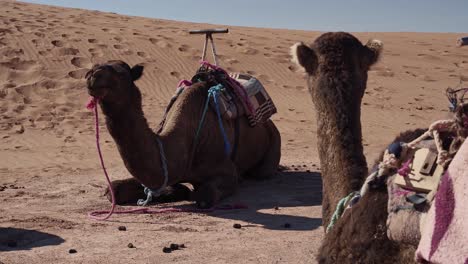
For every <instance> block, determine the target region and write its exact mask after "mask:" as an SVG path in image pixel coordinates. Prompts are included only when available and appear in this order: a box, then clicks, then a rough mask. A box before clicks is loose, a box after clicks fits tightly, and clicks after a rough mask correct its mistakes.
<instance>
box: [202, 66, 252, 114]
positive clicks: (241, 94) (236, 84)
mask: <svg viewBox="0 0 468 264" xmlns="http://www.w3.org/2000/svg"><path fill="white" fill-rule="evenodd" d="M200 64H201V65H203V66H207V67H209V68H212V69H213V70H218V71H221V72H223V73H224V74H226V76H227V77H228V79H227V81H228V82H229V84H230V85H231V86H232V87H234V90H235V92H236V94H237V96H239V97H240V98H242V99H243V102H244V104H245V105H246V106H247V110H248V111H249V112H250V114H251V115H255V110H254V107H253V105H252V102H250V99H249V95H248V94H247V91H246V90H245V89H244V87H243V86H242V84H240V83H239V82H238V81H236V80H235V79H234V78H231V76H229V74H228V73H227V72H226V71H225V70H224V69H223V68H221V67H219V66H216V65H213V64H211V63H209V62H207V61H201V62H200Z"/></svg>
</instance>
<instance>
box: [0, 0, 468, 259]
mask: <svg viewBox="0 0 468 264" xmlns="http://www.w3.org/2000/svg"><path fill="white" fill-rule="evenodd" d="M0 4H1V5H2V8H1V10H0V99H1V100H0V142H1V144H0V146H1V152H0V263H314V262H315V260H314V259H313V258H314V254H315V253H316V252H317V250H318V247H319V245H320V241H321V239H322V237H323V228H322V227H321V220H320V218H321V206H320V203H321V180H320V166H319V162H318V155H317V152H316V141H317V139H316V125H315V115H314V108H313V105H312V102H311V99H310V96H309V94H308V93H307V86H306V80H305V77H304V74H303V73H301V72H300V71H298V69H297V68H296V66H294V65H293V64H292V63H291V62H290V58H289V47H290V46H291V45H293V44H294V43H296V42H298V41H304V42H312V41H313V40H314V39H315V38H316V37H317V36H319V35H320V34H321V32H312V31H298V30H279V29H267V28H249V27H231V26H230V27H229V29H230V33H229V34H225V35H216V37H215V41H216V44H217V46H216V48H217V50H218V52H219V58H220V64H221V66H223V67H224V68H225V69H227V70H228V71H232V72H245V73H249V74H252V75H254V76H256V77H258V78H259V79H260V80H261V81H262V83H263V84H264V85H265V86H266V87H267V89H268V91H269V93H270V95H271V96H272V98H273V100H274V101H275V103H276V106H277V107H278V114H276V115H275V116H274V117H273V120H274V121H275V123H276V124H277V126H278V127H279V130H280V132H281V134H282V139H283V147H282V153H283V156H282V160H281V164H282V165H284V166H286V167H287V168H288V169H287V170H286V171H283V172H281V173H280V174H278V175H277V176H276V177H274V178H273V179H271V180H268V181H264V182H258V181H245V182H243V183H242V187H241V188H240V190H239V192H238V193H237V194H236V195H234V196H232V197H230V198H228V199H227V200H226V201H225V203H235V202H239V203H244V204H246V205H247V206H248V207H249V208H248V209H245V210H233V211H217V212H214V213H209V214H194V213H182V214H175V213H172V214H157V215H114V216H113V217H112V218H111V220H110V221H106V222H99V221H95V220H90V219H89V218H88V217H87V213H88V212H89V211H91V210H96V209H108V208H109V207H110V204H109V202H108V201H107V199H106V198H105V197H104V196H103V191H104V188H105V187H106V182H105V179H104V176H103V174H102V171H101V168H100V165H99V160H98V156H97V153H96V149H95V137H94V129H93V124H94V121H93V115H92V113H91V112H90V111H88V110H87V109H86V108H85V104H86V101H87V99H88V95H87V93H86V89H85V82H84V79H83V77H84V74H85V73H86V71H87V69H89V68H90V67H91V66H92V65H93V64H94V63H97V62H103V61H106V60H110V59H121V60H124V61H126V62H128V63H129V64H131V65H133V64H136V63H142V64H143V65H144V66H145V73H144V76H143V77H142V78H141V79H140V80H139V81H138V82H137V85H138V86H139V87H140V89H141V90H142V92H143V98H144V99H143V100H144V110H145V112H146V117H147V118H148V120H149V122H150V124H151V125H152V127H156V125H157V124H158V123H159V121H160V118H161V117H162V114H163V109H164V107H165V106H166V104H167V103H168V100H169V98H170V97H171V96H172V95H173V93H174V91H175V88H176V87H175V86H176V84H177V82H178V81H179V80H180V79H183V78H191V76H192V75H193V74H194V72H195V71H196V69H197V67H198V60H199V58H200V57H199V56H200V54H201V50H202V37H201V36H193V35H189V34H188V31H187V30H189V29H201V28H212V27H217V28H219V27H225V26H221V25H209V24H196V23H186V22H178V21H168V20H160V19H149V18H142V17H131V16H123V15H117V14H113V13H104V12H97V11H89V10H80V9H69V8H59V7H51V6H44V5H34V4H25V3H21V2H10V1H1V2H0ZM305 23H306V22H305ZM312 26H313V25H311V27H312ZM355 35H356V36H357V37H358V38H359V39H361V41H363V42H365V41H367V40H368V39H370V38H376V39H380V40H382V41H383V42H384V53H383V57H382V59H381V61H380V62H379V63H378V64H376V66H374V67H373V68H372V69H371V71H370V74H369V80H368V88H367V91H366V94H365V97H364V101H363V106H362V108H363V111H362V123H363V135H364V144H365V152H366V155H367V159H368V162H369V163H372V162H373V159H374V158H375V157H376V156H377V154H378V152H379V151H381V150H382V149H383V148H384V147H385V146H386V145H387V144H388V143H389V142H390V141H391V140H392V138H393V137H394V136H395V135H396V134H397V133H398V131H402V130H406V129H411V128H418V127H427V126H428V125H429V124H430V123H431V122H432V121H434V120H437V119H440V118H444V117H446V116H447V115H448V108H447V105H448V102H447V100H446V98H445V95H444V92H445V89H446V88H447V87H448V86H451V87H455V86H456V85H458V83H459V81H460V79H461V80H462V81H465V82H466V81H468V71H467V69H468V49H467V48H458V47H456V45H455V43H456V39H457V38H458V37H460V36H462V35H463V34H442V33H377V32H375V33H356V34H355ZM101 121H102V120H101ZM101 131H102V135H101V142H102V148H103V152H104V158H105V160H106V164H107V167H108V171H109V173H110V175H111V178H112V179H123V178H127V177H129V174H128V172H127V171H126V169H125V167H124V165H123V163H122V160H121V159H120V157H119V155H118V152H117V149H116V146H115V144H114V142H113V140H112V139H111V138H110V136H109V135H108V133H107V130H106V128H105V126H104V122H101ZM157 206H158V205H155V207H157ZM275 207H277V208H275ZM236 223H238V224H241V225H242V228H241V229H235V228H233V224H236ZM287 223H288V224H289V225H290V226H289V228H288V227H285V224H287ZM119 226H125V227H126V231H119V230H118V227H119ZM129 243H132V244H133V245H134V248H129V247H128V244H129ZM171 243H179V244H182V243H183V244H185V246H186V248H184V249H182V250H178V251H174V252H172V253H163V251H162V249H163V247H164V246H169V244H171ZM70 249H75V250H76V253H74V254H70V253H69V250H70Z"/></svg>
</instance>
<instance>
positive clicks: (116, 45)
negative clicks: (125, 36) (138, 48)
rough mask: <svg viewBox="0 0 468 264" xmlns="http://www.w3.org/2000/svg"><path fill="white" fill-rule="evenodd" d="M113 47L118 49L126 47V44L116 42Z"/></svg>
mask: <svg viewBox="0 0 468 264" xmlns="http://www.w3.org/2000/svg"><path fill="white" fill-rule="evenodd" d="M113 47H114V49H118V50H119V49H123V48H124V46H122V45H120V44H115V45H114V46H113Z"/></svg>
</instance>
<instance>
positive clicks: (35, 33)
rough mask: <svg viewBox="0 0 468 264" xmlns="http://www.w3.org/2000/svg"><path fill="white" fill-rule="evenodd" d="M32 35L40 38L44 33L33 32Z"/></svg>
mask: <svg viewBox="0 0 468 264" xmlns="http://www.w3.org/2000/svg"><path fill="white" fill-rule="evenodd" d="M34 35H36V36H38V37H40V38H43V37H45V34H44V33H41V32H34Z"/></svg>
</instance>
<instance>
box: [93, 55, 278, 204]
mask: <svg viewBox="0 0 468 264" xmlns="http://www.w3.org/2000/svg"><path fill="white" fill-rule="evenodd" d="M142 73H143V66H141V65H136V66H134V67H132V68H131V67H130V66H129V65H128V64H127V63H125V62H123V61H115V60H114V61H108V62H106V63H103V64H97V65H94V66H93V68H92V69H91V70H90V71H89V72H88V73H87V74H86V79H87V88H88V93H89V94H90V95H91V96H93V97H94V98H98V102H99V105H100V107H101V109H102V112H103V113H104V115H105V119H106V125H107V128H108V130H109V133H110V134H111V136H112V137H113V138H114V140H115V143H116V144H117V148H118V150H119V152H120V155H121V157H122V159H123V161H124V164H125V166H126V168H127V169H128V171H129V172H130V174H131V175H132V176H133V178H130V179H126V180H120V181H114V182H113V183H112V186H113V188H114V192H115V197H116V203H117V204H124V203H129V202H135V201H136V200H137V199H138V198H141V197H142V196H143V195H144V194H143V190H144V188H143V186H142V184H143V185H144V186H145V187H147V188H149V189H158V188H161V186H165V185H166V184H167V186H169V187H170V186H176V185H177V184H179V183H191V184H192V185H193V186H194V190H193V192H192V193H191V195H190V199H191V200H194V201H196V204H197V206H198V207H200V208H210V207H212V206H214V205H215V204H216V203H218V202H219V201H220V199H222V198H224V197H226V196H228V195H230V194H232V193H233V192H234V191H235V190H236V188H237V186H238V182H239V180H240V176H251V177H254V178H266V177H269V176H272V175H273V174H275V173H276V171H277V168H278V165H279V161H280V156H281V138H280V134H279V132H278V130H277V128H276V126H275V125H274V124H273V122H272V121H271V120H268V121H267V122H265V123H260V124H257V125H256V126H254V127H251V126H249V124H248V120H247V118H246V117H245V116H242V117H239V118H240V120H239V123H238V129H236V128H235V126H236V125H235V121H234V120H223V121H222V122H223V126H224V129H225V133H226V134H227V138H228V139H229V140H230V141H231V142H233V141H234V139H235V133H238V135H237V141H238V144H237V150H236V153H235V154H234V155H231V157H230V156H229V155H226V154H225V152H224V146H223V135H222V134H221V132H220V129H219V127H218V121H217V119H216V118H217V117H216V114H215V112H214V111H208V112H207V113H206V117H205V121H204V126H203V127H202V129H201V132H200V134H199V136H198V138H197V140H195V134H196V131H197V127H198V125H199V121H200V118H201V116H202V111H203V104H204V102H205V101H206V100H207V93H208V89H209V88H210V87H211V84H210V83H207V82H199V83H196V84H194V85H192V86H190V87H187V88H186V89H185V90H184V92H182V93H181V94H180V95H179V96H178V98H177V99H176V100H175V101H174V102H173V104H172V107H170V109H169V110H168V112H167V113H166V114H167V115H166V119H165V122H164V124H163V126H162V127H161V129H160V130H159V131H158V132H157V133H155V132H154V131H152V130H151V128H150V127H149V126H148V123H147V121H146V118H145V116H144V113H143V109H142V98H141V93H140V90H139V89H138V87H137V86H136V85H135V83H134V82H135V81H136V80H138V79H139V78H140V77H141V75H142ZM165 176H168V177H167V182H165Z"/></svg>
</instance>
